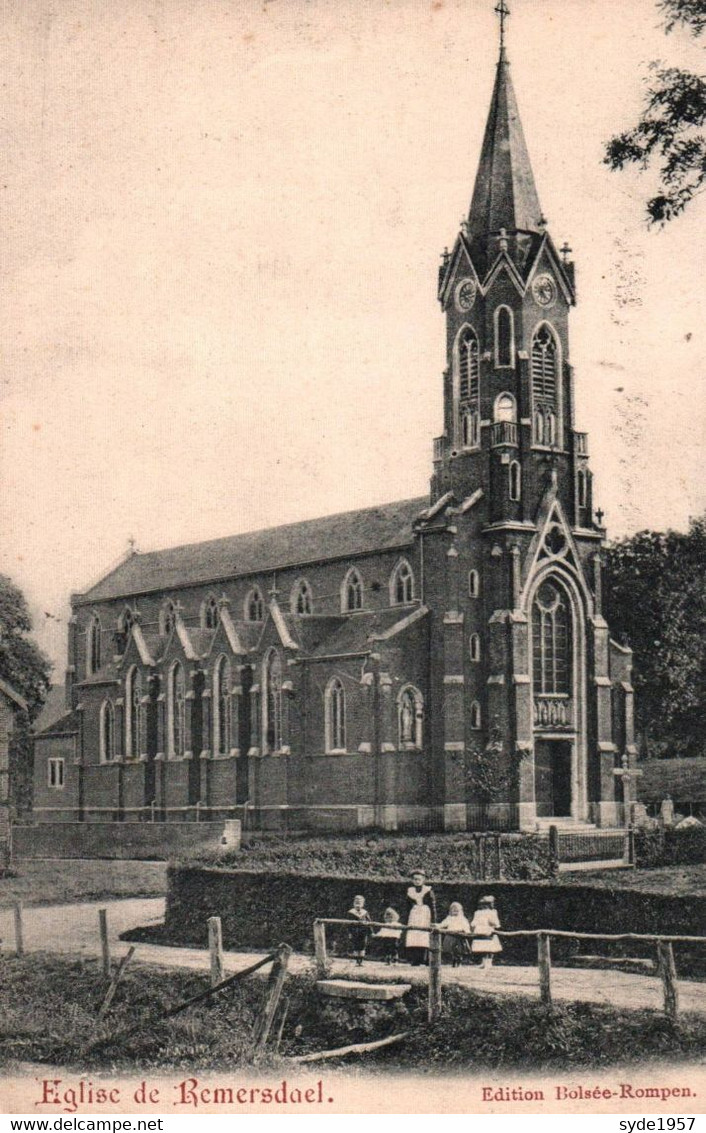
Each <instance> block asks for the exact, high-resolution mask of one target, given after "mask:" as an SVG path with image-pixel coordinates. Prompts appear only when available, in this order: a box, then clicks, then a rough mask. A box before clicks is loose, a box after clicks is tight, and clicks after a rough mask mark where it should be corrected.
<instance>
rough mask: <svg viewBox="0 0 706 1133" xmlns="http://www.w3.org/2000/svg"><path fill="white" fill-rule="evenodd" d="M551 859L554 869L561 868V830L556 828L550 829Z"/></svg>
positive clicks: (551, 827)
mask: <svg viewBox="0 0 706 1133" xmlns="http://www.w3.org/2000/svg"><path fill="white" fill-rule="evenodd" d="M549 858H550V861H551V865H552V869H558V868H559V830H558V828H557V827H556V826H550V827H549Z"/></svg>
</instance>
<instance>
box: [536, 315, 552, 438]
mask: <svg viewBox="0 0 706 1133" xmlns="http://www.w3.org/2000/svg"><path fill="white" fill-rule="evenodd" d="M531 366H532V400H533V405H534V439H535V444H543V445H553V444H556V439H557V429H556V410H557V405H558V399H559V351H558V346H557V341H556V338H555V337H554V335H553V334H552V331H551V329H550V327H549V326H548V325H547V324H546V323H544V324H543V325H542V326H541V327H540V328H539V330H538V331H537V333H536V334H535V336H534V338H533V339H532V357H531Z"/></svg>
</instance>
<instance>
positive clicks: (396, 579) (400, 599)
mask: <svg viewBox="0 0 706 1133" xmlns="http://www.w3.org/2000/svg"><path fill="white" fill-rule="evenodd" d="M413 600H414V575H413V574H412V568H411V566H410V565H409V563H408V562H407V560H406V559H403V560H402V562H400V563H398V564H397V566H396V567H395V569H394V571H393V572H392V577H391V578H390V604H391V605H392V606H407V605H409V603H410V602H412V601H413Z"/></svg>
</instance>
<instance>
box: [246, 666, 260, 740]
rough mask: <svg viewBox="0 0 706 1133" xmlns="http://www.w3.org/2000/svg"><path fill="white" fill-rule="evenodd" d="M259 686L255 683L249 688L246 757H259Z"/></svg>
mask: <svg viewBox="0 0 706 1133" xmlns="http://www.w3.org/2000/svg"><path fill="white" fill-rule="evenodd" d="M261 727H262V721H261V719H260V685H259V684H258V683H257V682H256V683H255V684H253V685H252V686H251V688H250V750H249V752H248V755H260V754H261V749H260V729H261Z"/></svg>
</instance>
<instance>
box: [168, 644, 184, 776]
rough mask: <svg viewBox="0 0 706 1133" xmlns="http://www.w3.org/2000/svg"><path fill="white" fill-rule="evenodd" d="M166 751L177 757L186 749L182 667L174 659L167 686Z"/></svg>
mask: <svg viewBox="0 0 706 1133" xmlns="http://www.w3.org/2000/svg"><path fill="white" fill-rule="evenodd" d="M167 719H168V725H169V729H168V736H169V744H168V748H167V750H168V753H169V755H170V756H171V757H172V758H178V757H179V756H181V755H183V754H184V752H185V750H186V686H185V681H184V669H183V667H182V665H181V664H180V662H179V661H176V662H175V664H174V665H172V668H171V670H170V673H169V684H168V686H167Z"/></svg>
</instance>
